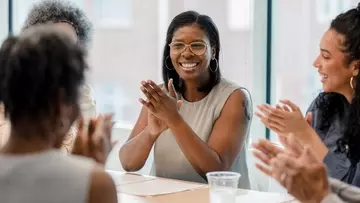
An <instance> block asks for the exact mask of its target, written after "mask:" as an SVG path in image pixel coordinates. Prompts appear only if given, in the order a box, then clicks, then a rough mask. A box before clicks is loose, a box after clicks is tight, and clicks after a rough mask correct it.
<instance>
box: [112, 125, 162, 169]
mask: <svg viewBox="0 0 360 203" xmlns="http://www.w3.org/2000/svg"><path fill="white" fill-rule="evenodd" d="M157 137H158V136H151V135H150V133H149V131H148V128H147V127H145V129H144V130H143V131H142V132H141V133H140V134H138V135H137V136H135V137H134V138H132V139H131V140H129V141H127V142H126V143H125V144H124V145H123V146H122V147H121V149H120V151H119V157H120V162H121V165H122V167H123V168H124V170H125V171H137V170H140V169H141V168H142V167H143V166H144V164H145V162H146V160H147V158H148V156H149V154H150V151H151V148H152V146H153V145H154V143H155V141H156V138H157Z"/></svg>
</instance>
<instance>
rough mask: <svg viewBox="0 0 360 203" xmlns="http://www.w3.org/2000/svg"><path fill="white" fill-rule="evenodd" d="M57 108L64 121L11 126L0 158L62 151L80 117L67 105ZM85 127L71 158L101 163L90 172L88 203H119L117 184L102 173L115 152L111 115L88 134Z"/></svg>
mask: <svg viewBox="0 0 360 203" xmlns="http://www.w3.org/2000/svg"><path fill="white" fill-rule="evenodd" d="M54 106H56V105H54ZM58 107H59V109H60V115H59V117H60V118H61V119H56V118H44V119H41V120H36V119H34V118H23V119H22V120H20V121H19V122H17V124H16V125H12V129H11V134H10V138H9V141H8V142H7V144H6V145H5V146H4V147H3V148H2V149H1V151H0V154H8V155H22V154H32V153H39V152H45V151H48V150H51V149H54V148H59V147H60V146H61V143H62V141H63V140H62V139H63V138H64V137H65V134H66V132H67V131H68V130H69V129H70V127H71V125H72V123H73V122H74V121H75V119H76V118H77V117H78V107H77V106H76V105H67V104H59V106H58ZM53 112H55V111H53ZM60 120H61V121H62V124H61V125H60V124H59V123H60ZM83 123H84V121H83V120H82V119H80V122H79V131H78V134H77V136H76V141H75V145H74V147H73V151H72V154H76V155H79V156H85V157H89V158H92V159H94V160H95V161H96V162H97V163H99V165H96V166H95V167H94V168H93V169H92V172H91V182H90V185H89V191H88V196H87V202H88V203H95V202H104V203H117V202H118V201H117V192H116V187H115V184H114V182H113V180H112V178H111V177H110V175H109V174H107V173H106V172H105V171H104V169H103V165H104V164H105V161H106V159H107V155H108V154H109V152H110V151H111V148H112V145H111V144H110V136H111V127H112V124H113V123H112V115H100V116H98V117H97V118H95V119H92V120H90V122H89V128H88V129H87V130H85V129H84V125H83ZM25 135H26V136H25Z"/></svg>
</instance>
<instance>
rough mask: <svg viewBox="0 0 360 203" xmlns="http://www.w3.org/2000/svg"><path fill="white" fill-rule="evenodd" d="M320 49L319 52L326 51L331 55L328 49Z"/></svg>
mask: <svg viewBox="0 0 360 203" xmlns="http://www.w3.org/2000/svg"><path fill="white" fill-rule="evenodd" d="M320 51H321V52H326V53H328V54H330V55H331V53H330V51H329V50H327V49H320Z"/></svg>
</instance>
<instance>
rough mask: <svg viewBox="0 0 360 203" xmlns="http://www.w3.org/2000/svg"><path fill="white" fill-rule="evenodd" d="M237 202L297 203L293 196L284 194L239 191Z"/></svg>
mask: <svg viewBox="0 0 360 203" xmlns="http://www.w3.org/2000/svg"><path fill="white" fill-rule="evenodd" d="M236 202H237V203H240V202H241V203H243V202H252V203H258V202H259V203H260V202H266V203H293V202H296V200H295V198H294V197H293V196H291V195H288V194H284V193H271V192H259V191H249V190H238V191H237V193H236Z"/></svg>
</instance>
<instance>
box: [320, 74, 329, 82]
mask: <svg viewBox="0 0 360 203" xmlns="http://www.w3.org/2000/svg"><path fill="white" fill-rule="evenodd" d="M320 78H321V82H324V81H325V80H326V79H328V75H325V74H320Z"/></svg>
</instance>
